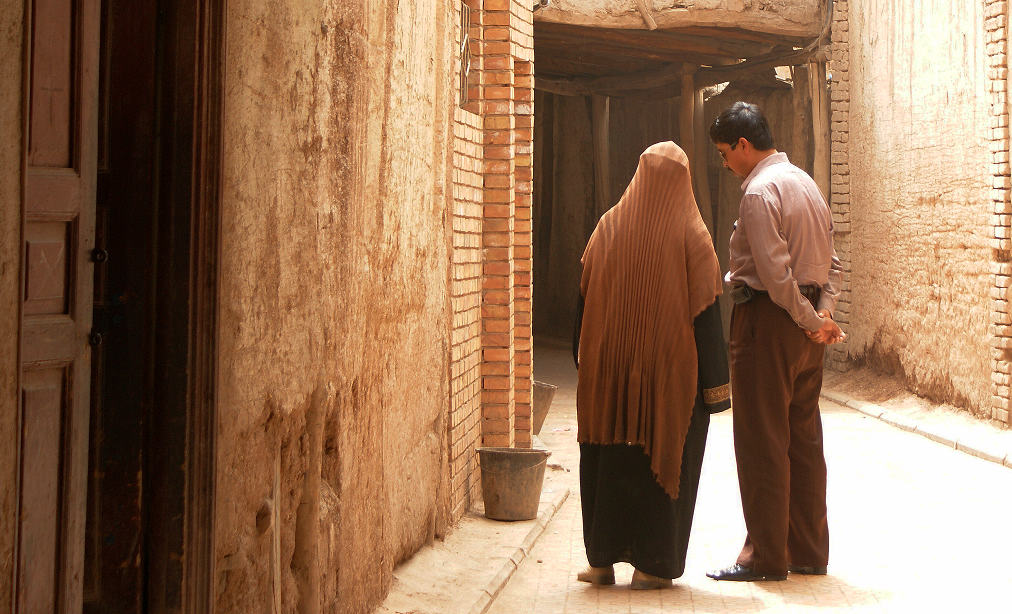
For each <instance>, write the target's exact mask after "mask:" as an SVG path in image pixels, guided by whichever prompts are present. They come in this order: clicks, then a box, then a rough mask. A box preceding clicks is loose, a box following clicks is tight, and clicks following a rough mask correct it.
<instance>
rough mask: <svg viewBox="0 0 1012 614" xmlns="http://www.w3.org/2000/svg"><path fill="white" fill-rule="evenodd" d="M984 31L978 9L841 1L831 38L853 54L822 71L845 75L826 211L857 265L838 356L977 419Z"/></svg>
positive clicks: (984, 302)
mask: <svg viewBox="0 0 1012 614" xmlns="http://www.w3.org/2000/svg"><path fill="white" fill-rule="evenodd" d="M839 4H841V6H840V7H838V8H839V9H840V10H842V11H844V12H846V11H847V3H839ZM984 22H985V16H984V3H983V2H977V1H975V2H950V1H948V0H925V1H923V2H916V3H903V2H900V3H897V2H887V1H883V0H850V2H849V27H847V26H844V27H842V28H838V29H839V30H840V31H841V33H842V34H846V33H847V32H846V31H847V30H848V29H849V45H850V47H849V54H847V55H844V56H837V57H835V60H834V66H833V67H832V70H834V71H839V72H841V73H843V74H845V75H847V77H848V80H846V81H843V82H842V83H840V84H837V83H835V82H834V98H833V99H834V103H833V108H834V111H835V113H834V129H835V133H834V139H835V140H836V141H837V142H836V143H835V144H834V163H836V162H837V161H838V160H840V159H841V158H844V157H847V158H849V177H848V176H847V175H845V174H843V173H841V172H840V169H839V168H837V167H834V169H835V172H834V174H835V176H836V178H834V190H835V189H836V185H835V184H837V183H838V179H839V180H840V181H839V183H841V184H843V183H844V182H849V202H847V199H846V198H837V196H836V195H834V200H835V201H837V202H834V208H835V209H836V210H838V211H840V210H843V211H844V213H846V214H847V215H849V226H850V228H851V233H850V246H849V247H850V249H849V251H850V252H851V253H853V254H854V257H853V258H850V257H849V255H848V259H849V260H851V263H850V266H851V272H850V274H849V276H848V277H849V286H850V289H851V294H852V296H851V302H852V310H851V315H850V323H849V325H848V326H847V330H848V332H849V333H850V340H849V341H848V343H847V344H846V346H845V347H844V349H845V350H846V352H847V353H848V354H849V357H850V358H851V359H857V360H861V361H866V362H868V363H870V364H872V365H874V366H877V367H879V368H883V369H886V370H889V371H892V372H895V373H897V374H899V375H901V376H903V377H904V378H905V379H906V381H907V383H908V385H909V386H910V387H911V388H912V389H913V390H914V391H915V392H917V393H918V394H921V395H923V396H927V397H929V398H931V399H933V400H937V401H946V402H952V403H955V404H957V405H960V406H963V407H967V408H970V409H972V410H974V411H983V412H987V411H988V410H989V408H990V404H991V391H990V382H991V365H990V349H989V341H988V339H989V337H988V336H989V330H988V328H989V316H990V313H989V312H990V309H991V287H992V285H993V275H992V274H991V272H990V270H989V261H990V259H991V249H990V242H989V241H990V238H991V233H992V228H991V226H990V224H989V214H990V213H991V207H992V204H991V187H992V179H991V159H992V156H991V153H990V147H989V134H990V127H991V117H990V113H989V111H990V105H991V100H990V94H989V76H988V70H987V67H988V62H987V40H986V33H985V29H984ZM838 25H839V24H838ZM834 40H837V41H838V42H839V40H840V39H839V38H837V37H836V34H835V33H834ZM848 73H849V74H848ZM848 82H849V86H848V85H847V84H848ZM841 86H842V87H841ZM848 87H849V89H846V88H848ZM848 94H849V109H848V106H847V100H846V98H847V95H848ZM848 110H849V126H848V125H847V124H846V121H847V119H848V118H847V117H846V115H844V114H845V113H846V112H847V111H848ZM841 127H844V128H847V130H842V131H841V130H840V128H841ZM1006 148H1007V143H1006ZM841 154H842V155H841ZM844 196H846V195H844Z"/></svg>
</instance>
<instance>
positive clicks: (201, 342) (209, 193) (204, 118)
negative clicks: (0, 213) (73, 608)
mask: <svg viewBox="0 0 1012 614" xmlns="http://www.w3.org/2000/svg"><path fill="white" fill-rule="evenodd" d="M226 2H227V0H194V9H195V10H194V13H195V14H194V16H193V18H194V24H193V25H194V38H195V40H194V45H195V50H194V58H195V59H194V65H193V76H194V86H195V88H194V90H195V91H194V105H193V106H194V108H193V113H194V117H193V122H194V123H193V126H194V128H193V134H192V146H193V155H194V159H193V168H192V183H191V189H190V204H191V212H192V217H191V227H190V232H191V235H190V237H191V238H190V246H191V247H190V250H191V252H190V253H191V255H192V262H191V271H190V288H189V296H190V313H189V321H190V327H189V330H190V332H189V339H187V340H186V341H187V344H188V348H189V351H188V363H189V372H190V374H191V375H190V377H189V378H188V380H187V399H188V403H187V405H188V407H187V416H186V452H185V453H186V470H185V471H186V485H185V502H184V510H185V511H184V518H183V540H184V542H183V544H184V561H183V578H182V592H183V608H182V611H183V612H185V613H186V614H211V613H212V612H213V611H214V585H215V578H216V572H215V558H214V542H215V500H216V483H217V463H216V454H217V446H216V442H217V415H218V395H217V385H218V381H219V378H218V338H219V336H218V300H219V264H220V261H221V258H220V253H221V252H220V250H221V193H222V190H221V184H222V176H223V172H222V166H223V153H224V151H223V145H222V137H223V126H224V121H223V119H224V118H223V111H224V103H223V97H224V96H223V95H224V80H225V36H226V28H225V25H226V15H227V6H226ZM32 8H33V0H23V9H24V14H23V22H24V28H23V30H22V45H23V47H22V58H21V68H22V79H21V87H22V90H21V128H22V130H21V143H20V146H21V160H20V169H19V171H20V179H21V186H20V203H19V209H20V211H19V213H20V230H19V245H20V247H19V255H18V260H19V275H18V296H19V298H18V307H17V318H18V333H17V334H18V338H17V350H16V352H17V373H16V388H15V390H16V391H17V419H16V426H17V430H16V431H15V432H16V433H17V434H18V437H17V443H16V450H17V458H18V466H19V467H20V465H21V458H22V454H23V451H22V449H21V435H20V434H21V431H22V428H23V411H24V409H23V395H22V393H21V386H22V380H23V377H22V367H21V365H22V348H21V345H22V338H23V327H24V308H23V300H22V298H21V296H22V293H23V292H24V284H25V266H26V260H25V252H24V242H25V234H26V231H25V220H26V218H27V211H26V205H27V179H28V155H27V154H28V140H29V127H30V126H29V113H30V92H31V60H32V49H31V40H32V39H31V37H32V26H33V24H32V15H33V10H32ZM20 517H21V471H20V470H18V471H17V472H16V477H15V518H14V531H15V535H14V544H13V545H14V563H15V564H14V565H12V569H11V587H12V589H13V590H12V592H11V598H12V600H13V602H12V604H11V605H12V606H13V605H14V604H16V603H17V595H18V590H19V587H18V572H17V570H18V565H17V561H18V560H19V556H20V552H19V550H20V535H19V533H20V531H19V527H20ZM81 547H82V552H83V544H81ZM80 581H82V582H83V578H81V580H80Z"/></svg>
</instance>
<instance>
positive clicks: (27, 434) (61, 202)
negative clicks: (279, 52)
mask: <svg viewBox="0 0 1012 614" xmlns="http://www.w3.org/2000/svg"><path fill="white" fill-rule="evenodd" d="M29 5H30V7H31V10H30V11H29V12H28V13H27V15H28V16H29V18H30V19H31V22H30V23H31V27H30V32H31V41H30V48H29V49H30V51H29V55H28V67H27V68H28V75H29V85H28V92H27V95H28V109H29V117H28V135H27V136H28V138H27V151H26V152H25V163H26V177H25V181H26V187H25V194H26V196H25V202H24V239H23V245H22V249H23V250H24V251H23V261H22V262H23V267H24V270H23V280H24V287H23V295H22V301H23V302H22V318H23V319H22V334H21V389H22V390H21V394H22V398H21V412H22V415H21V453H20V467H19V470H20V475H19V481H20V487H19V493H18V494H19V519H18V560H17V572H16V573H17V597H16V604H17V610H18V612H21V613H25V614H35V613H39V614H42V613H47V614H48V613H49V612H60V613H61V614H71V613H73V614H77V613H78V612H80V610H81V588H82V586H81V583H82V566H83V546H84V519H85V513H84V512H85V504H86V472H87V463H88V449H87V446H88V389H89V377H90V376H89V360H90V350H89V337H90V332H91V319H92V307H91V303H92V276H93V265H92V263H91V250H92V246H93V242H94V219H95V218H94V214H95V161H96V138H95V137H96V134H95V128H96V125H97V123H96V104H95V101H96V94H97V84H98V72H97V60H98V43H99V20H98V0H33V1H31V2H30V3H29Z"/></svg>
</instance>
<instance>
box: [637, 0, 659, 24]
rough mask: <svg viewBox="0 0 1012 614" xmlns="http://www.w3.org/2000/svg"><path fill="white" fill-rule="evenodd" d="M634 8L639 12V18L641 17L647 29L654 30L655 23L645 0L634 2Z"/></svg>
mask: <svg viewBox="0 0 1012 614" xmlns="http://www.w3.org/2000/svg"><path fill="white" fill-rule="evenodd" d="M636 7H637V8H638V9H639V10H640V16H641V17H643V23H645V24H647V27H648V28H650V29H651V30H656V29H657V21H655V20H654V16H653V14H652V13H651V11H650V7H649V6H647V0H636Z"/></svg>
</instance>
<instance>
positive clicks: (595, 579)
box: [576, 565, 615, 584]
mask: <svg viewBox="0 0 1012 614" xmlns="http://www.w3.org/2000/svg"><path fill="white" fill-rule="evenodd" d="M576 579H577V580H579V581H580V582H590V583H591V584H615V568H614V567H613V566H612V565H608V566H607V567H588V568H587V569H586V570H584V571H581V572H580V573H578V574H576Z"/></svg>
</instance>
